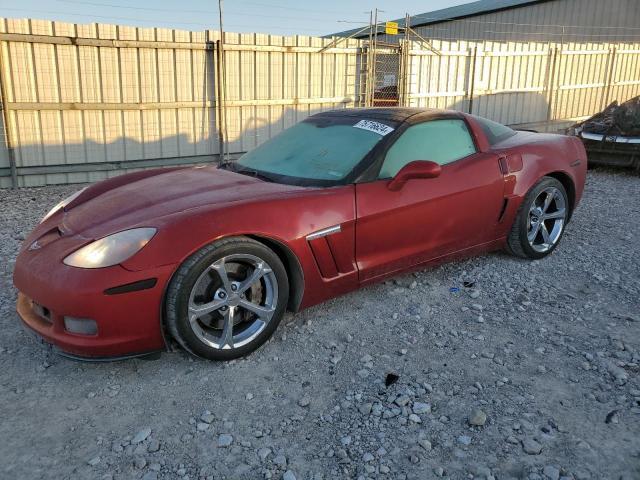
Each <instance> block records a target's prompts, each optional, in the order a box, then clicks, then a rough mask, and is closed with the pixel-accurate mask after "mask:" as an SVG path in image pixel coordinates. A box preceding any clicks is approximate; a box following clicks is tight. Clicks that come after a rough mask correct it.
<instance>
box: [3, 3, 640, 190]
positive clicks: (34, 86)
mask: <svg viewBox="0 0 640 480" xmlns="http://www.w3.org/2000/svg"><path fill="white" fill-rule="evenodd" d="M551 3H553V2H551ZM225 38H226V45H225V66H224V71H225V76H224V78H225V79H226V94H225V95H223V96H222V97H223V99H224V102H220V101H218V99H220V98H221V92H220V91H219V84H218V82H217V79H218V76H219V73H218V70H220V69H221V63H220V61H219V59H220V56H219V53H220V52H219V48H218V37H217V32H214V31H208V32H185V31H179V30H166V29H158V28H133V27H123V26H116V25H100V24H92V25H75V24H68V23H58V22H48V21H29V20H1V19H0V62H1V67H2V69H1V72H2V75H1V77H2V78H3V79H4V80H5V84H4V85H3V90H4V92H5V94H4V99H5V105H3V114H6V115H7V117H8V119H9V121H8V122H7V125H6V127H7V130H8V132H9V135H8V139H2V140H4V141H3V142H0V186H1V187H8V186H10V185H12V177H11V173H12V169H11V168H10V156H9V155H8V151H7V148H6V145H7V143H6V141H7V140H8V141H9V144H10V145H11V146H13V147H14V149H13V150H14V160H15V162H14V163H15V167H16V169H15V171H16V172H17V179H16V180H17V184H18V185H19V186H34V185H44V184H55V183H73V182H89V181H96V180H101V179H104V178H107V177H110V176H114V175H118V174H121V173H124V172H127V171H132V170H136V169H140V168H149V167H153V166H164V165H176V164H185V163H199V162H211V161H217V160H219V158H220V153H221V148H220V146H221V143H220V141H221V131H223V132H224V130H225V129H224V128H219V126H221V125H222V126H224V124H225V123H226V125H227V128H226V132H227V133H226V136H225V139H226V141H225V142H224V143H223V145H226V148H225V150H226V152H227V153H230V155H231V156H232V157H233V156H237V155H238V154H240V153H243V152H245V151H247V150H250V149H251V148H253V147H255V146H256V145H257V144H259V143H261V142H263V141H264V140H266V139H268V138H271V137H272V136H273V135H275V134H276V133H278V132H279V131H281V130H282V129H284V128H286V127H288V126H290V125H293V124H294V123H296V122H298V121H300V120H302V119H303V118H305V117H306V116H308V115H310V114H313V113H315V112H319V111H322V110H327V109H333V108H344V107H354V106H360V105H363V102H365V101H366V100H365V97H366V92H369V93H370V94H371V93H372V92H371V88H367V82H368V83H369V85H370V86H371V85H374V83H373V82H371V81H370V80H371V79H369V81H368V80H367V78H368V76H373V75H374V73H372V69H371V68H370V67H371V66H372V65H369V66H367V64H366V63H367V59H368V58H369V59H370V57H371V55H369V54H368V53H367V50H366V49H367V46H366V44H365V42H363V41H360V40H353V39H351V40H344V39H343V40H341V41H340V42H339V43H337V44H335V43H334V42H332V40H331V39H321V38H313V37H303V36H294V37H281V36H274V35H261V34H227V35H226V37H225ZM431 44H432V46H434V47H435V50H436V51H435V52H434V51H433V50H432V49H429V48H426V46H425V45H423V44H422V43H420V42H410V43H409V44H408V46H404V45H403V48H404V50H403V49H400V48H397V49H395V48H394V49H389V48H386V49H385V48H382V49H381V50H380V51H379V53H380V55H381V57H385V58H386V57H389V52H394V53H393V55H397V57H398V61H397V62H393V64H394V65H397V67H398V70H400V72H401V76H400V77H399V81H400V82H401V83H400V84H399V85H398V86H399V87H400V88H399V89H398V91H399V92H400V94H401V97H402V98H401V99H400V100H401V104H405V105H410V106H419V107H434V108H449V109H455V110H462V111H470V112H472V113H475V114H478V115H481V116H486V117H489V118H492V119H494V120H496V121H499V122H502V123H506V124H511V125H514V124H515V125H520V126H528V127H532V128H539V129H552V130H553V129H557V128H560V127H562V126H566V124H567V123H568V122H569V121H571V120H573V119H580V118H584V117H585V116H589V115H591V114H593V113H596V112H597V111H599V110H600V109H602V108H603V107H604V106H605V105H606V104H607V103H608V102H609V101H612V100H615V99H617V100H620V101H623V100H626V99H628V98H631V97H633V96H635V95H638V94H640V44H629V43H604V44H603V43H564V44H554V43H537V42H467V41H441V40H434V41H432V42H431ZM325 47H326V48H325ZM407 50H408V51H407ZM387 60H388V59H387ZM405 62H406V63H405ZM389 77H394V78H398V77H396V76H395V75H389ZM383 85H384V82H383ZM374 96H375V95H369V97H374ZM370 100H371V99H369V103H371V101H370ZM225 118H226V122H223V121H222V120H224V119H225ZM563 122H564V123H563ZM1 126H2V125H0V127H1ZM0 132H2V130H0Z"/></svg>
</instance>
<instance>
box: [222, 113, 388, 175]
mask: <svg viewBox="0 0 640 480" xmlns="http://www.w3.org/2000/svg"><path fill="white" fill-rule="evenodd" d="M394 126H395V125H394ZM393 130H394V127H393V126H390V125H388V124H386V123H381V122H379V121H372V120H363V119H360V118H353V117H311V118H308V119H306V120H305V121H303V122H301V123H298V124H297V125H294V126H293V127H291V128H289V129H287V130H284V131H283V132H281V133H280V134H278V135H276V136H275V137H273V138H272V139H270V140H268V141H266V142H265V143H263V144H262V145H260V146H258V147H257V148H255V149H254V150H252V151H250V152H248V153H246V154H245V155H243V156H242V157H240V158H239V159H238V160H237V162H235V163H236V165H235V166H234V170H236V171H238V172H240V173H249V174H252V175H255V176H257V177H263V178H267V179H271V180H273V181H278V182H282V183H290V184H299V185H332V184H336V185H337V184H340V183H342V181H343V180H345V178H346V177H348V176H349V174H350V173H351V172H352V171H353V170H354V168H355V167H356V166H357V165H358V164H359V163H360V162H361V161H362V160H363V159H364V157H365V156H366V155H367V154H368V153H369V152H370V151H371V149H372V148H373V147H374V146H375V145H376V144H377V143H378V142H380V141H381V140H382V139H383V138H384V137H385V136H386V135H388V134H389V133H391V132H392V131H393Z"/></svg>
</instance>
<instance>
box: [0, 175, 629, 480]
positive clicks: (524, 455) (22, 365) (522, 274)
mask: <svg viewBox="0 0 640 480" xmlns="http://www.w3.org/2000/svg"><path fill="white" fill-rule="evenodd" d="M77 188H78V187H77V186H65V187H47V188H37V189H21V190H18V191H10V190H3V191H0V200H1V202H2V206H3V208H2V211H1V212H0V255H1V257H2V263H1V265H2V266H1V269H0V287H1V289H0V325H1V329H0V386H1V388H0V414H1V418H2V420H1V423H0V459H1V460H0V477H1V478H7V479H37V478H55V479H62V478H80V479H88V478H103V479H132V478H144V479H145V480H152V479H155V478H162V479H164V478H167V479H169V478H185V479H186V478H189V479H258V478H259V479H262V478H265V479H280V478H284V479H285V480H294V479H298V480H302V479H314V480H316V479H343V478H344V479H347V478H348V479H351V478H353V479H367V478H368V479H374V478H375V479H431V478H441V477H444V478H451V479H471V478H478V479H511V478H514V479H515V478H521V479H531V480H535V479H553V480H557V479H559V478H565V479H576V480H582V479H594V480H600V479H614V480H618V479H624V480H631V479H640V241H639V238H640V178H639V177H637V176H633V175H631V174H627V173H624V172H611V171H591V172H590V173H589V176H588V185H587V188H586V193H585V197H584V200H583V203H582V204H581V206H580V207H579V209H578V210H577V211H576V213H575V216H574V219H573V221H572V222H571V223H570V224H569V226H568V230H567V232H566V235H565V237H564V239H563V241H562V244H561V245H560V247H559V248H558V249H557V251H556V252H555V253H554V254H553V255H551V256H550V257H549V258H547V259H545V260H542V261H539V262H529V261H523V260H519V259H515V258H512V257H509V256H508V255H506V254H504V253H494V254H490V255H485V256H482V257H478V258H473V259H470V260H465V261H460V262H457V263H453V264H449V265H445V266H442V267H439V268H436V269H432V270H427V271H423V272H420V273H417V274H415V275H407V276H404V277H401V278H398V279H397V280H395V281H390V282H386V283H384V284H380V285H376V286H373V287H369V288H366V289H364V290H361V291H359V292H355V293H352V294H350V295H347V296H345V297H342V298H338V299H335V300H333V301H331V302H328V303H326V304H323V305H320V306H317V307H314V308H312V309H309V310H307V311H304V312H302V313H300V314H298V315H295V316H289V317H288V318H287V319H286V320H287V322H286V324H284V323H283V324H282V325H281V327H280V328H279V330H278V332H276V335H275V336H274V338H273V339H272V340H271V341H270V342H269V343H268V344H267V345H265V346H264V347H263V348H261V349H260V350H259V351H257V352H256V353H254V354H252V355H251V356H249V357H248V358H246V359H244V360H240V361H235V362H231V363H228V364H223V363H212V362H207V361H203V360H198V359H194V358H192V357H190V356H189V355H186V354H185V353H183V352H176V353H164V354H162V355H161V358H160V359H158V360H154V361H145V360H129V361H123V362H118V363H103V364H85V363H78V362H74V361H71V360H67V359H65V358H62V357H59V356H57V355H55V354H54V353H52V352H50V351H49V350H48V349H47V348H46V347H45V346H43V345H42V344H41V343H39V342H38V341H37V340H36V339H35V338H33V337H32V336H31V335H30V334H29V333H28V332H26V331H25V330H24V329H23V328H22V326H21V324H20V321H19V319H18V317H17V315H16V313H15V311H14V305H15V299H16V291H15V289H14V288H13V286H12V283H11V274H12V270H13V263H14V261H15V255H16V252H17V250H18V247H19V244H20V243H21V241H22V240H23V239H24V237H25V236H26V234H27V233H28V232H29V231H30V229H31V228H32V227H33V226H34V225H35V224H36V223H37V222H38V221H39V219H40V218H41V216H42V215H43V214H44V213H45V212H46V210H47V209H48V208H50V206H51V205H52V204H54V203H56V202H57V201H58V199H60V198H62V197H64V196H66V195H68V194H69V193H71V192H73V191H75V190H76V189H77ZM465 282H466V285H467V287H465ZM452 287H456V288H458V289H459V291H453V292H452V291H451V288H452ZM391 372H393V373H395V374H397V375H398V376H399V378H398V380H397V381H396V382H395V383H393V384H392V385H390V386H388V387H387V386H385V380H386V378H387V374H388V373H391Z"/></svg>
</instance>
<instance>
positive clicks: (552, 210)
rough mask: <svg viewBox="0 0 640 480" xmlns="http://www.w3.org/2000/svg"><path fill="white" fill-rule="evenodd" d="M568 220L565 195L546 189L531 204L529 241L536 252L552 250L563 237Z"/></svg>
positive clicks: (552, 188) (550, 188)
mask: <svg viewBox="0 0 640 480" xmlns="http://www.w3.org/2000/svg"><path fill="white" fill-rule="evenodd" d="M566 219H567V206H566V201H565V198H564V195H563V194H562V192H560V190H558V189H557V188H555V187H549V188H545V189H544V190H543V191H542V192H540V194H539V195H538V196H537V197H536V199H535V200H534V201H533V203H532V204H531V207H530V208H529V216H528V228H527V239H528V240H529V245H531V248H533V249H534V250H535V251H536V252H540V253H545V252H548V251H549V250H551V249H552V248H553V247H554V245H555V244H556V243H558V240H560V236H561V235H562V231H563V229H564V225H565V222H566Z"/></svg>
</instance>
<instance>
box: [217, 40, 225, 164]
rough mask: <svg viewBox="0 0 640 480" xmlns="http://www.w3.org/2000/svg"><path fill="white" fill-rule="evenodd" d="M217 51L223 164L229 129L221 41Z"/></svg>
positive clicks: (219, 153) (219, 154) (219, 125)
mask: <svg viewBox="0 0 640 480" xmlns="http://www.w3.org/2000/svg"><path fill="white" fill-rule="evenodd" d="M215 45H216V51H215V55H214V58H215V60H216V73H217V75H218V78H217V79H216V87H217V88H216V94H217V98H216V103H215V105H216V110H217V111H218V143H219V144H220V146H219V152H218V162H219V163H222V162H224V161H225V151H226V137H227V136H226V128H227V115H226V112H225V104H224V78H223V77H224V65H223V62H224V54H223V53H222V49H223V48H224V46H223V45H224V44H223V42H222V41H221V40H216V43H215Z"/></svg>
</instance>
